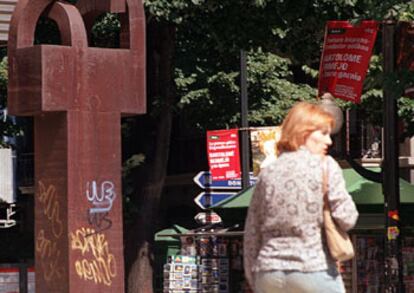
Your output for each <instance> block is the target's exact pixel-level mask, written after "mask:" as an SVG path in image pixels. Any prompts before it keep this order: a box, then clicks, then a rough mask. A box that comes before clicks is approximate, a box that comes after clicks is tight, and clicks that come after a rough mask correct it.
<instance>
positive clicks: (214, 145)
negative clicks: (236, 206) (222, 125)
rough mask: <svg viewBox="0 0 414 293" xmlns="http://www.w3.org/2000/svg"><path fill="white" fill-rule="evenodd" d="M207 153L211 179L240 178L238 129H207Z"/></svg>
mask: <svg viewBox="0 0 414 293" xmlns="http://www.w3.org/2000/svg"><path fill="white" fill-rule="evenodd" d="M207 154H208V164H209V166H210V173H211V178H212V180H213V181H216V180H217V181H219V180H229V179H233V178H240V155H239V130H238V129H224V130H211V131H207Z"/></svg>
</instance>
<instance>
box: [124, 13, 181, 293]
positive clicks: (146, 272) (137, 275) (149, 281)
mask: <svg viewBox="0 0 414 293" xmlns="http://www.w3.org/2000/svg"><path fill="white" fill-rule="evenodd" d="M174 49H175V26H174V25H172V24H169V23H160V22H156V21H151V22H150V23H149V24H148V26H147V52H148V53H147V54H148V55H147V56H148V62H147V80H148V83H147V84H148V103H147V104H148V106H149V108H150V106H151V101H153V100H154V99H160V100H161V106H159V108H157V109H148V114H147V115H145V117H143V119H145V124H146V125H145V126H144V127H147V130H148V132H149V133H151V135H150V136H149V137H150V138H149V139H148V140H147V138H145V139H146V141H145V142H144V143H145V144H146V145H147V146H149V147H150V148H151V151H150V153H147V154H146V161H145V166H144V167H143V168H145V173H144V174H143V175H142V176H140V178H137V186H135V188H136V189H135V190H136V193H135V194H136V195H135V197H136V199H135V201H136V203H137V205H138V206H139V213H138V215H137V218H136V220H135V222H134V223H133V225H132V227H131V229H128V230H126V234H127V235H125V238H126V243H125V265H126V271H127V274H128V279H127V284H126V288H127V292H128V293H152V292H153V260H154V256H153V244H154V233H155V230H156V224H157V220H158V217H159V214H158V212H159V204H160V197H161V193H162V189H163V186H164V181H165V177H166V173H167V163H168V157H169V149H170V136H171V128H172V111H173V110H172V108H173V105H174V103H175V98H176V95H175V84H174V75H173V73H174V63H173V58H174ZM154 112H156V113H159V114H158V115H155V116H156V117H155V118H154V117H153V116H154V115H153V114H154ZM150 114H152V115H150ZM138 127H143V126H142V125H138Z"/></svg>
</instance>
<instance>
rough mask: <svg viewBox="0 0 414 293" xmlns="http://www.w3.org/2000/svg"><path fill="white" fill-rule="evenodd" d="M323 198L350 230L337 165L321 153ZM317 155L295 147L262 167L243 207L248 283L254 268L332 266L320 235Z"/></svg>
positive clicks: (351, 208)
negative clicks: (246, 206) (324, 177)
mask: <svg viewBox="0 0 414 293" xmlns="http://www.w3.org/2000/svg"><path fill="white" fill-rule="evenodd" d="M326 167H327V170H328V190H329V192H328V201H329V206H330V208H331V214H332V217H333V219H334V220H335V222H336V223H337V224H338V225H339V226H340V227H341V228H342V229H344V230H349V229H351V228H352V227H353V226H354V225H355V223H356V220H357V218H358V212H357V210H356V207H355V204H354V202H353V200H352V198H351V196H350V195H349V194H348V192H347V190H346V188H345V181H344V178H343V175H342V169H341V168H340V166H339V165H338V163H337V162H336V161H335V160H334V159H333V158H332V157H331V156H327V157H326ZM322 174H323V173H322V157H321V156H320V155H315V154H312V153H311V152H310V151H308V150H307V149H306V148H304V147H301V148H300V149H299V150H297V151H294V152H285V153H282V154H281V155H280V156H279V157H278V159H277V160H276V161H274V162H273V163H272V164H271V165H269V166H267V167H266V168H264V169H262V170H261V172H260V174H259V178H258V182H257V184H256V188H255V191H254V194H253V197H252V200H251V203H250V206H249V210H248V214H247V219H246V225H245V235H244V268H245V274H246V278H247V280H248V282H249V283H250V285H252V287H253V281H254V280H253V276H254V273H255V272H258V271H271V270H283V271H300V272H314V271H322V270H326V269H328V266H330V265H335V262H334V260H333V259H332V258H331V257H330V255H329V252H328V250H327V247H326V241H325V237H324V236H322V235H323V233H322V232H323V218H322V210H323V202H324V201H323V194H322Z"/></svg>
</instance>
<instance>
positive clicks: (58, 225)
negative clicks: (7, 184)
mask: <svg viewBox="0 0 414 293" xmlns="http://www.w3.org/2000/svg"><path fill="white" fill-rule="evenodd" d="M105 12H115V13H120V19H121V47H122V48H119V49H108V48H92V47H88V35H89V34H90V31H91V27H92V25H93V23H94V21H95V19H96V17H97V16H99V15H101V14H102V13H105ZM40 16H46V17H49V18H50V19H52V20H54V21H55V22H56V24H57V25H58V28H59V31H60V35H61V40H62V44H61V45H44V44H43V45H34V43H33V41H34V33H35V27H36V23H37V21H38V19H39V17H40ZM8 54H9V110H10V112H11V113H12V114H14V115H20V116H34V129H35V178H36V183H35V190H36V192H35V197H36V198H35V253H36V257H35V265H36V292H45V293H46V292H59V293H60V292H63V293H65V292H117V293H118V292H124V263H123V236H122V229H123V228H122V193H121V180H120V176H121V134H120V120H121V115H132V114H139V113H144V112H145V109H146V104H145V16H144V11H143V6H142V0H112V1H111V0H79V1H78V3H77V4H76V6H73V5H71V4H69V3H66V2H63V1H62V2H61V1H54V0H20V1H19V2H18V5H17V7H16V9H15V12H14V14H13V18H12V22H11V27H10V33H9V45H8Z"/></svg>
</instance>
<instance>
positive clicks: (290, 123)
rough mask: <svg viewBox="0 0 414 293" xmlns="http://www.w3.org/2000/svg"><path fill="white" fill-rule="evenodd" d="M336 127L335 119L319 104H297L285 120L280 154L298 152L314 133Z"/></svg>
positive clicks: (279, 148) (279, 145) (279, 149)
mask: <svg viewBox="0 0 414 293" xmlns="http://www.w3.org/2000/svg"><path fill="white" fill-rule="evenodd" d="M334 126H335V120H334V117H333V116H332V115H331V114H330V113H328V112H326V111H325V110H323V109H322V108H321V107H320V106H318V105H317V104H312V103H308V102H300V103H297V104H295V105H294V106H293V108H292V109H290V111H289V113H288V114H287V116H286V118H285V120H283V124H282V136H281V138H280V141H279V143H278V144H277V149H278V152H279V153H282V152H290V151H296V150H297V149H298V148H299V147H300V146H301V145H303V144H304V143H305V141H306V138H307V137H308V136H309V135H310V134H311V133H312V132H313V131H315V130H327V129H329V128H330V129H332V128H333V127H334Z"/></svg>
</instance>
